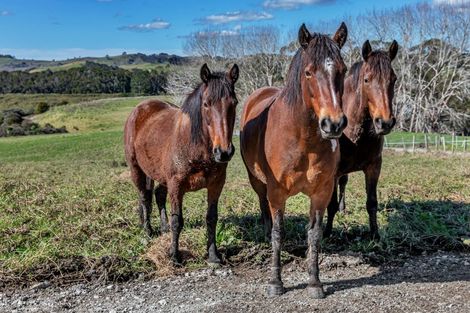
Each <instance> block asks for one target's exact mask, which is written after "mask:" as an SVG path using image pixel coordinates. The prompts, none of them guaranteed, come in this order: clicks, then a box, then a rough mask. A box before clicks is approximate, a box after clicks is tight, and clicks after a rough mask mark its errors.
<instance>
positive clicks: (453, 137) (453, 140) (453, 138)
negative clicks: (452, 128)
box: [452, 132, 455, 153]
mask: <svg viewBox="0 0 470 313" xmlns="http://www.w3.org/2000/svg"><path fill="white" fill-rule="evenodd" d="M454 146H455V132H454V133H452V153H454V151H455V148H454Z"/></svg>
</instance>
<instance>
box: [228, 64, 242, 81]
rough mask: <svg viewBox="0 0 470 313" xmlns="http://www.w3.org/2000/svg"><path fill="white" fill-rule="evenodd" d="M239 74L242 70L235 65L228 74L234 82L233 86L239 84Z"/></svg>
mask: <svg viewBox="0 0 470 313" xmlns="http://www.w3.org/2000/svg"><path fill="white" fill-rule="evenodd" d="M239 73H240V70H239V69H238V65H237V64H234V65H233V66H232V68H231V69H230V71H229V72H228V79H229V80H230V81H231V82H232V84H235V83H236V82H237V80H238V75H239Z"/></svg>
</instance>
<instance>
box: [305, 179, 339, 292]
mask: <svg viewBox="0 0 470 313" xmlns="http://www.w3.org/2000/svg"><path fill="white" fill-rule="evenodd" d="M332 183H333V184H335V183H336V182H334V181H333V182H332ZM327 205H328V198H327V197H324V196H322V197H317V196H315V195H314V196H311V198H310V221H309V224H308V231H307V235H308V253H307V268H308V274H309V281H308V291H309V293H310V295H311V296H312V297H313V298H315V299H321V298H324V297H325V293H324V291H323V284H322V283H321V282H320V276H319V271H320V270H319V267H318V255H319V254H320V244H321V239H322V220H323V214H324V213H325V207H326V206H327ZM328 218H329V216H328Z"/></svg>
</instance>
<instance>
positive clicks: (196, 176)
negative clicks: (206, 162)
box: [186, 167, 220, 191]
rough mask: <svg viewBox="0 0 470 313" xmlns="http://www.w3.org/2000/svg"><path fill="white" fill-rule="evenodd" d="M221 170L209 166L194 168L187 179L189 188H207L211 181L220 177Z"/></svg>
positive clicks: (193, 189)
mask: <svg viewBox="0 0 470 313" xmlns="http://www.w3.org/2000/svg"><path fill="white" fill-rule="evenodd" d="M219 176H220V172H219V170H218V169H217V168H216V167H208V168H203V169H199V170H194V169H193V170H192V171H191V172H190V173H189V174H188V175H187V179H186V185H187V189H188V190H190V191H196V190H199V189H202V188H206V187H207V186H208V185H209V184H210V182H211V181H213V180H216V179H218V178H219Z"/></svg>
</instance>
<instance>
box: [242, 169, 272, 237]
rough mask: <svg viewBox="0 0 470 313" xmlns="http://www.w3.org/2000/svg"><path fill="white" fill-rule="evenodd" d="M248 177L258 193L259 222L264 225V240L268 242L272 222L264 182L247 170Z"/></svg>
mask: <svg viewBox="0 0 470 313" xmlns="http://www.w3.org/2000/svg"><path fill="white" fill-rule="evenodd" d="M248 177H249V179H250V184H251V186H252V187H253V189H254V190H255V192H256V194H257V195H258V200H259V208H260V210H261V223H262V224H263V225H264V239H265V240H266V242H270V241H271V230H272V228H273V222H272V218H271V212H270V211H269V203H268V198H267V187H266V184H264V183H263V182H262V181H260V180H259V179H257V178H256V177H255V176H253V175H252V174H251V173H250V172H248Z"/></svg>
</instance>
